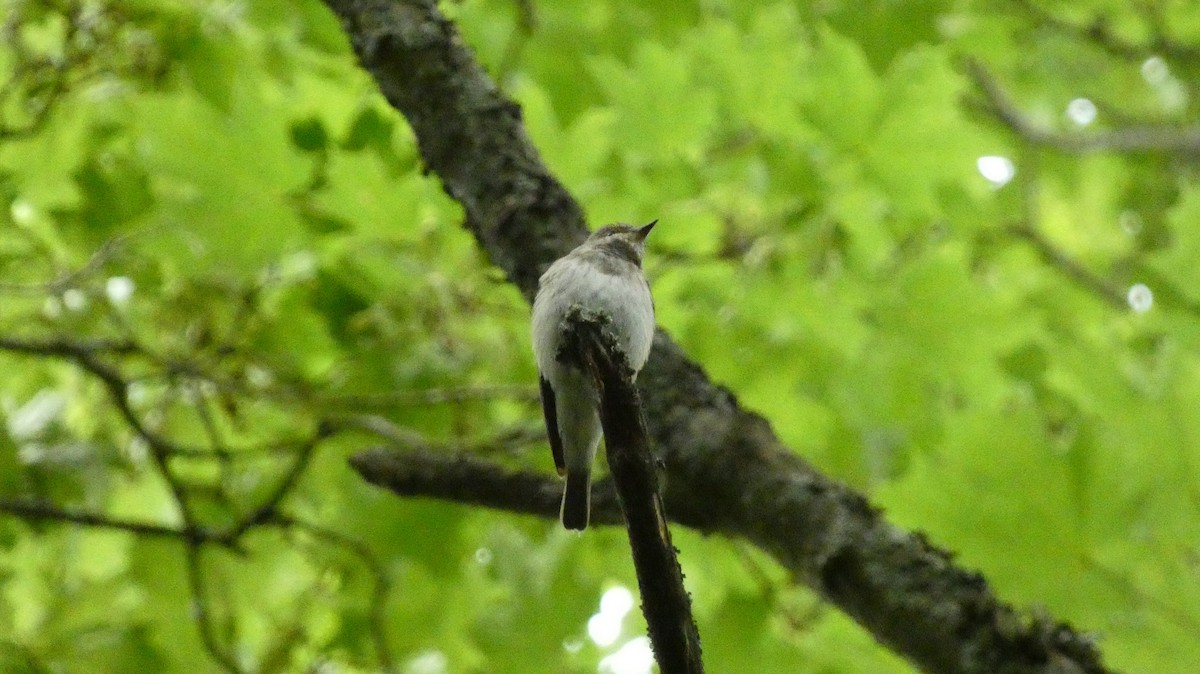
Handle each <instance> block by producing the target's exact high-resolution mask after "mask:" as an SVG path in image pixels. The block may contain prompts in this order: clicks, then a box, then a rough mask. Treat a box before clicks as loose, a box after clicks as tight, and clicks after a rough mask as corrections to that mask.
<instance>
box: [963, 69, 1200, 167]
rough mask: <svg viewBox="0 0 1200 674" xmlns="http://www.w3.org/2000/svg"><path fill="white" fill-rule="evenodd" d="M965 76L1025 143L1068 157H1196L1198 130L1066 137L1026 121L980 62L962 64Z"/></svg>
mask: <svg viewBox="0 0 1200 674" xmlns="http://www.w3.org/2000/svg"><path fill="white" fill-rule="evenodd" d="M965 63H966V71H967V75H968V76H970V78H971V80H972V81H974V82H975V86H976V87H977V88H978V89H979V91H980V92H982V93H983V96H984V99H985V100H984V103H983V108H984V110H985V111H986V112H988V113H989V114H991V115H993V116H994V117H996V119H998V120H1000V122H1001V123H1003V124H1004V125H1005V126H1007V127H1008V128H1009V129H1011V130H1012V131H1013V132H1014V133H1015V134H1017V136H1019V137H1020V138H1021V139H1022V140H1024V141H1025V142H1027V143H1031V144H1033V145H1042V146H1046V147H1052V148H1054V149H1056V150H1060V151H1062V152H1069V153H1077V154H1086V153H1090V152H1161V153H1168V154H1179V155H1184V156H1187V157H1196V156H1200V127H1195V126H1179V127H1174V126H1130V127H1126V128H1122V129H1114V130H1111V131H1094V132H1088V133H1084V132H1075V133H1066V132H1060V131H1056V130H1053V129H1048V128H1045V127H1043V126H1040V125H1038V124H1037V123H1035V122H1034V121H1033V120H1031V119H1029V117H1028V116H1026V115H1025V113H1024V112H1022V111H1021V109H1020V108H1019V107H1018V106H1017V104H1016V103H1015V102H1014V101H1013V100H1012V98H1011V97H1010V96H1009V95H1008V92H1006V91H1005V90H1004V87H1003V86H1001V84H1000V82H999V81H998V80H997V79H996V77H995V76H994V75H992V73H991V72H990V71H989V70H988V69H987V68H986V67H984V66H983V64H981V63H980V62H978V61H976V60H974V59H967V60H966V62H965Z"/></svg>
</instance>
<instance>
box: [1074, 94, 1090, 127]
mask: <svg viewBox="0 0 1200 674" xmlns="http://www.w3.org/2000/svg"><path fill="white" fill-rule="evenodd" d="M1067 119H1070V120H1071V121H1072V122H1074V123H1075V125H1076V126H1087V125H1088V124H1091V123H1092V122H1094V121H1096V104H1095V103H1093V102H1091V101H1090V100H1088V99H1086V98H1076V99H1074V100H1072V101H1071V102H1070V103H1067Z"/></svg>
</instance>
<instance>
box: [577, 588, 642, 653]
mask: <svg viewBox="0 0 1200 674" xmlns="http://www.w3.org/2000/svg"><path fill="white" fill-rule="evenodd" d="M632 609H633V593H632V592H630V591H629V588H627V587H625V586H623V585H618V586H616V587H614V588H611V589H609V590H608V591H607V592H605V593H604V595H603V596H601V597H600V611H599V612H598V613H596V614H595V615H593V616H592V617H591V618H589V619H588V625H587V630H588V637H589V638H591V640H592V643H594V644H596V645H597V646H599V647H601V648H607V647H609V646H612V645H613V644H615V643H617V639H619V638H620V637H621V625H622V624H623V623H624V622H625V616H626V615H628V614H629V611H630V610H632Z"/></svg>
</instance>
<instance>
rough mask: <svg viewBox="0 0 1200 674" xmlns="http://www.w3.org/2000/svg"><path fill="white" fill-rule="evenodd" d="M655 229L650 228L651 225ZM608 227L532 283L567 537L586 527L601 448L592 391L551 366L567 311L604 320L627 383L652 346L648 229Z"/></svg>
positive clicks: (575, 373) (566, 370)
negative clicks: (645, 261)
mask: <svg viewBox="0 0 1200 674" xmlns="http://www.w3.org/2000/svg"><path fill="white" fill-rule="evenodd" d="M655 222H657V221H655ZM655 222H652V223H650V224H648V225H646V226H644V227H640V228H634V227H630V226H628V225H609V226H607V227H602V228H600V229H598V230H596V231H595V232H593V233H592V235H591V236H590V237H588V239H587V241H585V242H584V243H582V244H581V245H580V246H579V247H577V248H575V249H574V250H572V251H571V252H570V253H568V254H567V255H565V256H563V257H562V258H560V259H558V260H557V261H556V262H555V263H554V264H552V265H550V268H549V269H547V270H546V273H544V274H542V277H541V279H540V280H539V282H538V293H537V296H536V298H535V299H534V302H533V325H532V332H533V352H534V355H535V356H536V358H537V365H538V373H539V375H540V378H541V390H542V407H543V410H544V412H545V417H546V425H547V428H546V431H547V433H548V435H549V436H550V446H551V449H552V450H553V451H554V455H555V456H554V458H555V464H556V465H557V467H558V470H559V473H560V474H565V476H566V478H567V482H566V486H565V487H564V489H563V502H562V508H561V512H560V517H561V518H562V521H563V526H565V527H567V528H568V529H583V528H585V527H586V526H587V519H588V512H589V510H590V498H591V495H590V492H591V472H592V462H593V460H594V457H595V455H596V447H597V446H598V445H599V444H600V435H601V429H600V417H599V415H598V411H597V406H598V402H599V401H598V398H597V393H596V390H595V387H594V386H593V385H592V383H591V381H590V379H588V378H587V377H586V376H585V375H584V374H583V373H582V372H581V371H579V370H578V369H577V368H574V367H568V366H566V365H563V364H562V363H559V362H558V360H557V359H556V355H557V354H558V348H559V344H560V342H561V340H562V322H563V318H564V317H565V316H566V313H567V311H568V310H569V309H570V308H571V307H572V306H574V305H579V306H581V307H583V308H584V309H587V310H590V311H596V312H601V313H604V314H607V315H608V317H609V319H610V320H611V324H610V328H611V329H612V331H613V334H614V335H615V336H616V338H617V344H618V346H619V348H620V349H621V351H622V352H623V353H624V354H625V357H626V359H627V360H628V361H629V366H630V367H631V368H633V371H634V376H635V377H636V376H637V372H638V371H639V370H641V369H642V366H643V365H645V364H646V359H647V358H648V357H649V356H650V345H651V343H652V342H653V340H654V301H653V299H652V298H651V297H650V286H649V284H647V283H646V277H645V275H644V274H643V273H642V253H643V251H644V243H645V238H646V235H647V234H649V233H650V230H651V229H652V228H653V227H654V225H655Z"/></svg>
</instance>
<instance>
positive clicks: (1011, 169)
mask: <svg viewBox="0 0 1200 674" xmlns="http://www.w3.org/2000/svg"><path fill="white" fill-rule="evenodd" d="M975 168H977V169H978V170H979V175H981V176H983V178H984V179H985V180H987V181H988V182H989V183H991V184H992V186H993V187H1004V186H1005V185H1007V184H1008V183H1009V181H1011V180H1012V179H1013V176H1015V175H1017V168H1016V167H1015V166H1013V163H1012V160H1011V159H1009V158H1008V157H1001V156H998V155H984V156H982V157H980V158H979V159H976V160H975Z"/></svg>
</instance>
